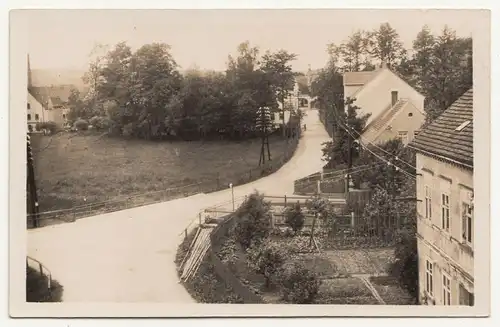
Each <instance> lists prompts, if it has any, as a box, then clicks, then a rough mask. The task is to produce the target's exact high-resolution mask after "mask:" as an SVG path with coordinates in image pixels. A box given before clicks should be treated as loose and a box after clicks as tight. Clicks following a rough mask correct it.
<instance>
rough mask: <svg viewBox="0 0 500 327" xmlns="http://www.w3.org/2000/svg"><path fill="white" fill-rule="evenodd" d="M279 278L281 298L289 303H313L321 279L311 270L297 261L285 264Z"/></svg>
mask: <svg viewBox="0 0 500 327" xmlns="http://www.w3.org/2000/svg"><path fill="white" fill-rule="evenodd" d="M280 279H281V285H282V292H283V298H284V299H285V301H287V302H289V303H296V304H308V303H313V302H314V300H315V298H316V296H317V295H318V292H319V287H320V285H321V281H320V280H319V279H318V276H317V275H316V274H315V273H314V272H313V271H311V270H309V269H307V268H306V267H305V266H304V265H302V264H300V263H297V262H294V263H291V264H287V265H285V266H284V267H283V269H282V271H281V274H280Z"/></svg>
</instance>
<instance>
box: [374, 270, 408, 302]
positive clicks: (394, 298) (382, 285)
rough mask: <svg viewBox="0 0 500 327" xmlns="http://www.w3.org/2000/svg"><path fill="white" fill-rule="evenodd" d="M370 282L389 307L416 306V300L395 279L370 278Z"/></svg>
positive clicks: (383, 277)
mask: <svg viewBox="0 0 500 327" xmlns="http://www.w3.org/2000/svg"><path fill="white" fill-rule="evenodd" d="M370 282H371V283H372V285H373V287H374V288H375V289H376V290H377V292H378V294H379V295H380V297H381V298H382V299H383V300H384V302H385V303H386V304H389V305H411V304H416V303H415V299H414V298H413V297H412V296H411V295H410V294H409V293H408V292H407V291H406V290H404V289H403V288H401V286H400V285H399V283H398V281H397V280H396V279H395V278H394V277H385V276H378V277H375V276H374V277H370Z"/></svg>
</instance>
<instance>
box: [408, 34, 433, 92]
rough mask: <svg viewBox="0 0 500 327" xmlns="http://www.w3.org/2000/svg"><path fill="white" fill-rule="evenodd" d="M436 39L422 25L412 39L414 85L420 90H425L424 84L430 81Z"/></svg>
mask: <svg viewBox="0 0 500 327" xmlns="http://www.w3.org/2000/svg"><path fill="white" fill-rule="evenodd" d="M435 45H436V39H435V38H434V35H432V33H431V31H430V29H429V27H428V26H427V25H424V26H423V27H422V30H421V31H420V32H419V33H418V34H417V38H416V39H415V41H413V52H414V54H413V58H412V59H413V60H412V64H413V68H414V71H413V73H414V75H415V76H414V77H415V86H416V87H417V89H418V90H420V91H421V92H425V89H426V85H428V84H429V82H430V75H431V72H432V64H433V63H432V60H431V58H432V56H433V54H434V47H435Z"/></svg>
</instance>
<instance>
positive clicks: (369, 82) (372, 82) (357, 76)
mask: <svg viewBox="0 0 500 327" xmlns="http://www.w3.org/2000/svg"><path fill="white" fill-rule="evenodd" d="M343 80H344V96H345V98H346V99H347V98H351V99H355V102H354V104H355V105H356V106H358V107H360V108H361V109H360V110H359V112H360V114H371V115H370V118H369V119H368V121H367V123H366V127H365V130H364V132H363V133H362V136H361V138H362V141H364V142H365V143H381V142H385V141H388V140H390V139H394V138H398V137H399V138H401V140H402V141H403V143H404V144H408V143H409V142H411V140H413V138H414V136H415V134H416V133H418V131H419V129H420V127H421V126H422V124H423V123H424V121H425V111H424V99H425V97H424V96H423V95H422V94H420V93H419V92H418V91H417V90H415V89H414V88H413V87H411V86H410V85H409V84H408V83H406V82H405V81H404V80H403V79H401V78H400V77H399V76H398V75H397V74H395V73H394V72H393V71H391V70H390V69H389V68H387V66H386V65H385V64H382V65H381V67H380V68H379V69H377V70H374V71H368V72H348V73H345V74H344V76H343ZM346 110H347V108H346Z"/></svg>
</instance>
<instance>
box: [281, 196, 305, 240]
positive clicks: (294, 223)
mask: <svg viewBox="0 0 500 327" xmlns="http://www.w3.org/2000/svg"><path fill="white" fill-rule="evenodd" d="M304 221H305V217H304V214H303V213H302V209H301V208H300V203H299V202H297V203H296V204H295V205H294V206H293V207H287V208H286V209H285V223H286V224H287V225H288V227H290V228H291V229H292V230H293V231H294V232H295V233H297V232H298V231H300V230H301V229H302V227H304Z"/></svg>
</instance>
